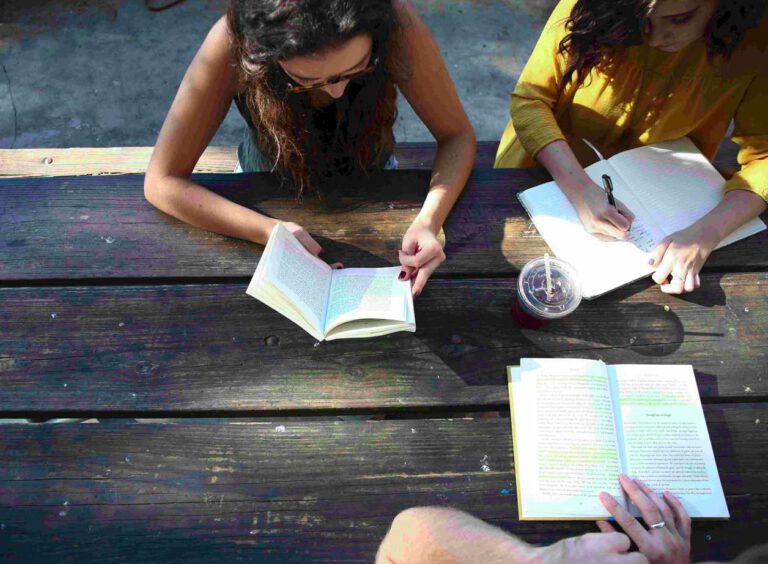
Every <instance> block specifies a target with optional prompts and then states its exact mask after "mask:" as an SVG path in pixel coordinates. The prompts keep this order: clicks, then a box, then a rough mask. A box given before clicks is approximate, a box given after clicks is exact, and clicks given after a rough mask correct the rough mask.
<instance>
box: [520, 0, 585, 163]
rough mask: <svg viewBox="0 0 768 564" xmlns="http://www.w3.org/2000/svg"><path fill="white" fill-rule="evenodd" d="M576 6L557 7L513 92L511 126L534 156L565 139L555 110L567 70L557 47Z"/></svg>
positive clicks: (571, 0) (565, 0)
mask: <svg viewBox="0 0 768 564" xmlns="http://www.w3.org/2000/svg"><path fill="white" fill-rule="evenodd" d="M575 3H576V0H560V2H559V3H558V5H557V6H556V7H555V9H554V11H553V12H552V15H550V16H549V20H548V21H547V23H546V25H545V26H544V30H543V31H542V32H541V36H540V37H539V40H538V41H537V42H536V47H534V48H533V53H531V57H530V59H528V62H527V63H526V65H525V68H524V69H523V72H522V74H521V75H520V78H519V79H518V81H517V86H516V87H515V91H514V92H513V93H512V100H511V102H510V114H511V115H512V123H513V124H514V127H515V131H516V132H517V136H518V139H519V140H520V143H521V144H522V145H523V147H524V148H525V150H526V151H527V152H528V154H529V155H531V156H532V157H533V156H535V155H536V153H538V152H539V151H540V150H541V149H543V148H544V147H545V146H546V145H549V144H550V143H552V142H553V141H557V140H558V139H565V136H564V135H563V132H562V131H561V130H560V126H559V125H557V121H556V120H555V115H554V113H553V112H552V110H553V109H554V107H555V104H556V102H557V98H558V89H559V86H560V82H561V80H562V78H563V72H564V71H565V67H566V61H565V58H564V57H563V56H562V55H560V54H559V53H558V48H559V46H560V41H561V40H562V39H563V38H564V37H565V35H566V29H565V22H566V20H567V19H568V17H569V16H570V15H571V10H572V9H573V6H574V4H575Z"/></svg>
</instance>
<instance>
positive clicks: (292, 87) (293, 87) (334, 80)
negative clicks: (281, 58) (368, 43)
mask: <svg viewBox="0 0 768 564" xmlns="http://www.w3.org/2000/svg"><path fill="white" fill-rule="evenodd" d="M378 64H379V58H378V57H376V58H374V59H373V61H371V63H370V64H369V65H368V66H367V67H365V68H364V69H361V70H359V71H354V72H348V73H346V74H338V75H336V76H332V77H331V78H329V79H328V80H324V81H322V82H315V83H314V84H307V85H303V84H294V83H293V82H290V81H289V82H288V84H287V86H286V92H288V93H289V94H299V93H301V92H309V91H310V90H317V89H318V88H323V87H324V86H331V85H333V84H338V83H339V82H344V81H345V80H354V79H356V78H360V77H361V76H365V75H367V74H370V73H371V72H373V70H374V69H375V68H376V65H378ZM283 74H285V75H286V76H288V74H287V73H286V72H285V70H283ZM288 78H290V77H289V76H288ZM291 80H292V79H291Z"/></svg>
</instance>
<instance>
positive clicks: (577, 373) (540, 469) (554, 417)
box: [510, 359, 623, 519]
mask: <svg viewBox="0 0 768 564" xmlns="http://www.w3.org/2000/svg"><path fill="white" fill-rule="evenodd" d="M510 396H511V405H512V411H513V418H514V422H513V429H514V439H513V440H514V441H515V475H516V478H517V480H518V499H519V501H520V518H521V519H545V518H566V519H568V518H570V519H580V518H581V519H587V518H596V517H599V516H607V515H608V513H607V511H606V510H605V508H604V507H603V505H602V503H600V500H599V499H598V497H597V496H598V494H599V493H600V492H601V491H607V492H608V493H610V494H611V495H613V496H614V497H615V498H616V499H617V500H619V501H621V502H622V503H623V494H622V492H621V488H620V486H619V473H620V472H621V462H620V458H619V454H618V447H617V435H616V428H615V426H614V416H613V403H612V401H611V391H610V386H609V382H608V374H607V372H606V370H605V365H604V364H603V363H602V362H599V361H591V360H571V359H521V365H520V370H519V372H517V373H516V374H515V373H514V372H513V374H512V378H511V382H510Z"/></svg>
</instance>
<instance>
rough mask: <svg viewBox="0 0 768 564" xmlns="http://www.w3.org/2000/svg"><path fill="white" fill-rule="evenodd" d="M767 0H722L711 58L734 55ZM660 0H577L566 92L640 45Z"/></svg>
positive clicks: (567, 40) (565, 50)
mask: <svg viewBox="0 0 768 564" xmlns="http://www.w3.org/2000/svg"><path fill="white" fill-rule="evenodd" d="M766 2H768V0H718V5H717V8H716V9H715V12H714V14H713V15H712V18H711V19H710V21H709V25H708V26H707V31H706V34H705V38H704V39H705V42H706V45H707V51H708V54H709V57H710V58H714V57H717V56H722V57H724V58H726V59H727V58H728V57H730V55H731V53H732V52H733V50H734V49H735V48H736V46H737V45H738V44H739V41H741V38H742V37H743V36H744V34H745V33H746V32H747V30H749V29H750V28H752V27H755V26H756V25H757V24H758V23H759V22H760V20H761V19H762V17H763V15H764V13H765V9H766ZM657 3H658V0H578V1H577V2H576V4H575V5H574V7H573V9H572V10H571V15H570V17H569V18H568V19H567V21H566V23H565V29H566V30H567V31H568V33H567V35H566V36H565V37H564V38H563V40H562V41H561V42H560V45H559V49H558V52H559V53H560V54H561V55H563V56H565V57H566V58H567V61H568V63H567V66H566V69H565V72H564V74H563V80H562V81H561V83H560V93H561V94H562V93H563V92H564V90H565V88H566V87H567V86H568V84H569V83H570V82H571V81H573V80H574V75H575V82H576V84H582V83H583V82H584V81H585V80H586V78H587V77H588V76H589V73H590V71H591V70H592V69H593V68H595V67H598V66H600V65H603V64H610V63H611V62H613V61H612V60H613V57H614V55H615V54H616V52H617V50H618V49H620V48H622V47H631V46H633V45H640V44H642V42H643V29H644V28H645V25H646V21H647V18H648V15H649V14H650V13H651V10H652V9H653V8H654V6H655V5H656V4H657Z"/></svg>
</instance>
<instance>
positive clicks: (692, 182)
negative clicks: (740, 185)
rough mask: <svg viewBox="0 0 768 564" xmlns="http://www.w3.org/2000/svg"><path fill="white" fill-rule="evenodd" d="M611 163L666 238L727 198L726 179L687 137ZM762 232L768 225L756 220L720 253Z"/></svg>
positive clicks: (732, 237) (620, 156)
mask: <svg viewBox="0 0 768 564" xmlns="http://www.w3.org/2000/svg"><path fill="white" fill-rule="evenodd" d="M608 161H609V162H610V163H611V164H613V166H614V168H615V169H616V170H617V171H618V173H619V174H620V175H621V176H622V177H623V179H624V181H625V182H626V183H627V184H629V185H630V186H631V187H632V190H634V191H635V193H636V196H637V198H638V199H640V200H641V201H642V203H643V205H644V206H645V208H646V209H647V210H648V211H649V212H650V213H651V214H652V216H653V218H654V219H655V221H656V223H657V224H658V225H659V226H660V227H661V228H662V229H663V231H664V232H665V234H666V235H670V234H672V233H674V232H675V231H679V230H680V229H684V228H686V227H688V226H689V225H691V224H692V223H694V222H695V221H697V220H699V219H700V218H702V217H703V216H704V215H706V214H707V213H709V212H710V211H711V210H712V209H713V208H715V206H717V204H719V203H720V201H721V200H722V199H723V186H724V185H725V179H724V178H723V177H722V176H721V175H720V173H719V172H718V171H717V169H715V167H714V166H713V165H712V163H710V162H709V161H708V160H707V158H706V157H705V156H704V155H703V154H701V152H700V151H699V150H698V148H697V147H696V145H694V144H693V142H692V141H691V140H690V139H688V138H687V137H683V138H681V139H676V140H674V141H665V142H663V143H655V144H653V145H648V146H646V147H638V148H636V149H631V150H629V151H625V152H623V153H619V154H617V155H614V156H613V157H611V158H610V159H608ZM763 229H765V224H764V223H763V222H762V221H761V220H760V219H758V218H755V219H754V220H752V221H750V222H748V223H746V224H745V225H743V226H742V227H740V228H739V229H737V230H736V231H734V233H732V234H731V235H729V236H728V237H726V238H725V239H724V240H723V241H722V242H721V243H720V245H718V248H720V247H723V246H725V245H727V244H730V243H733V242H734V241H737V240H738V239H742V238H744V237H748V236H750V235H754V234H755V233H758V232H759V231H762V230H763Z"/></svg>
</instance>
